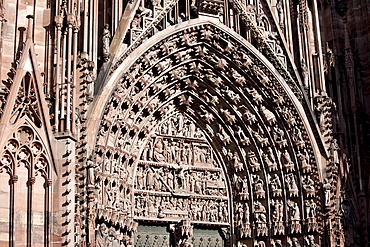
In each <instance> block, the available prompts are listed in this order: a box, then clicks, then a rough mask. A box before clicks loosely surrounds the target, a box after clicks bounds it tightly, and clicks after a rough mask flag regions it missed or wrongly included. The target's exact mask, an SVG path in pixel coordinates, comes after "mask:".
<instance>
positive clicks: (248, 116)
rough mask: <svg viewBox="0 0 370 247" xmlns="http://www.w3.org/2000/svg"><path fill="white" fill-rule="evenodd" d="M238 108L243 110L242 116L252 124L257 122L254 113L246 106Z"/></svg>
mask: <svg viewBox="0 0 370 247" xmlns="http://www.w3.org/2000/svg"><path fill="white" fill-rule="evenodd" d="M239 109H240V110H241V111H242V112H243V114H242V115H243V118H244V119H245V120H246V121H247V122H248V123H249V125H252V124H253V123H255V122H257V118H256V115H254V114H253V113H252V112H251V111H250V110H249V109H248V108H247V107H246V106H240V107H239Z"/></svg>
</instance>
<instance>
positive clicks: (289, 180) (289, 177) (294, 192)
mask: <svg viewBox="0 0 370 247" xmlns="http://www.w3.org/2000/svg"><path fill="white" fill-rule="evenodd" d="M285 182H286V185H287V187H288V191H289V196H290V197H297V196H298V191H299V190H298V186H297V183H296V181H295V177H294V175H293V174H292V173H290V174H286V175H285Z"/></svg>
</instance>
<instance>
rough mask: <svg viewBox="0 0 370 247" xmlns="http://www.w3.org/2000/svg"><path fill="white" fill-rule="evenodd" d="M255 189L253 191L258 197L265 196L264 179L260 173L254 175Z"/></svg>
mask: <svg viewBox="0 0 370 247" xmlns="http://www.w3.org/2000/svg"><path fill="white" fill-rule="evenodd" d="M252 179H253V185H254V191H253V193H254V194H255V195H256V198H257V199H259V198H265V190H264V188H263V184H264V182H263V180H262V179H261V177H260V176H259V175H252Z"/></svg>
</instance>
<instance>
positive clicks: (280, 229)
mask: <svg viewBox="0 0 370 247" xmlns="http://www.w3.org/2000/svg"><path fill="white" fill-rule="evenodd" d="M271 205H272V206H273V207H274V211H273V213H272V222H273V231H274V235H283V234H284V232H285V231H284V230H285V229H284V222H283V215H284V213H283V210H284V208H283V202H282V201H279V200H272V201H271Z"/></svg>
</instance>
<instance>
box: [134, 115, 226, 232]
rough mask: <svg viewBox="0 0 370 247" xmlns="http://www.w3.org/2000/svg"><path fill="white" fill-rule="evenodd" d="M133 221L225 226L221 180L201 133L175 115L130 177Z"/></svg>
mask: <svg viewBox="0 0 370 247" xmlns="http://www.w3.org/2000/svg"><path fill="white" fill-rule="evenodd" d="M134 194H135V200H134V201H135V206H134V207H135V209H134V217H135V219H137V220H139V221H140V220H148V219H151V220H162V221H163V220H164V221H171V220H178V219H190V220H191V221H192V222H198V223H201V222H208V223H215V224H221V225H224V224H227V223H228V199H227V193H226V185H225V178H224V175H223V172H222V170H221V167H220V165H219V164H218V161H217V159H216V158H215V157H214V153H213V151H212V148H211V146H210V145H209V144H208V143H207V141H206V139H205V136H204V134H203V131H202V130H201V129H200V128H199V127H197V126H196V125H195V124H194V122H193V121H192V120H190V118H188V117H186V116H185V115H184V114H182V113H178V112H177V113H176V114H174V115H172V116H170V117H169V118H167V119H165V120H164V121H163V122H162V123H161V124H159V126H158V128H157V129H156V131H155V134H153V135H152V136H151V138H150V140H149V141H148V143H147V144H146V146H145V147H144V149H143V152H142V154H141V156H140V160H139V162H138V166H137V169H136V176H135V186H134Z"/></svg>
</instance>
